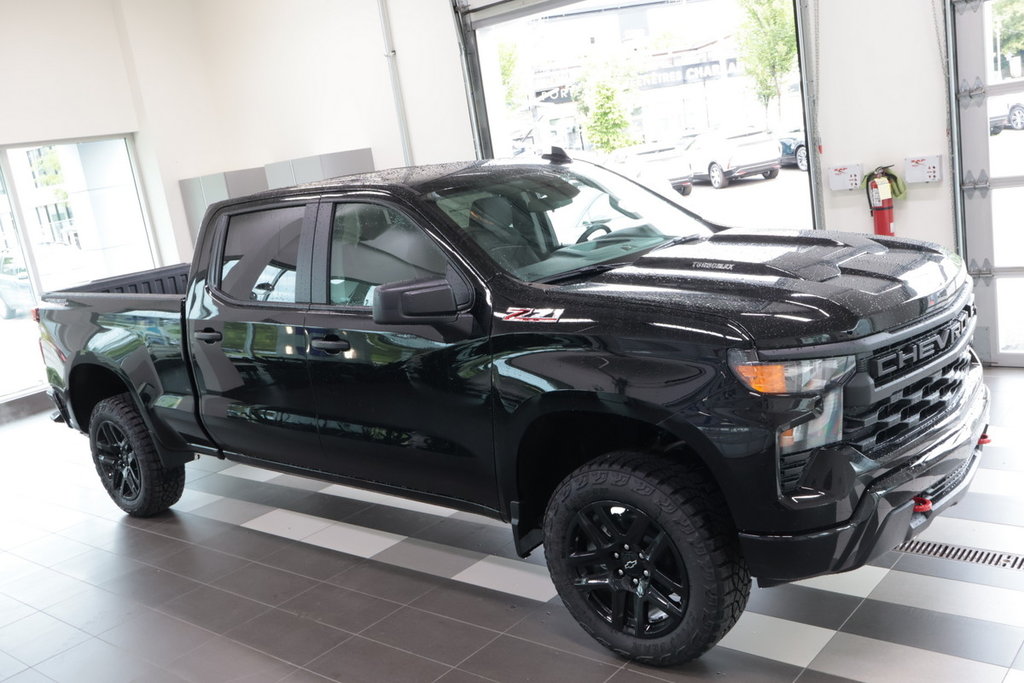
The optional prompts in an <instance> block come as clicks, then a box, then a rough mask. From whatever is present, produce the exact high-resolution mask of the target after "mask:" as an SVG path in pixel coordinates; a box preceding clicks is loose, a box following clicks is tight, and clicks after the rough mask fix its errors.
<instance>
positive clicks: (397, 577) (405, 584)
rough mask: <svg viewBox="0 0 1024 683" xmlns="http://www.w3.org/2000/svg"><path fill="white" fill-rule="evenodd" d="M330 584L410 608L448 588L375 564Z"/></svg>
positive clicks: (360, 567) (439, 582) (427, 578)
mask: <svg viewBox="0 0 1024 683" xmlns="http://www.w3.org/2000/svg"><path fill="white" fill-rule="evenodd" d="M327 582H328V583H331V584H334V585H336V586H341V587H342V588H350V589H352V590H354V591H359V592H360V593H367V594H369V595H374V596H376V597H378V598H384V599H385V600H390V601H392V602H399V603H402V604H408V603H410V602H412V601H413V600H416V599H417V598H420V597H422V596H423V595H426V594H427V593H429V592H430V591H432V590H434V589H435V588H437V587H438V586H442V585H444V584H445V581H444V580H443V579H439V578H437V577H434V576H428V575H426V574H422V573H420V572H416V571H412V570H411V569H403V568H402V567H392V566H390V565H386V564H383V563H380V562H374V561H373V560H369V561H362V562H360V563H359V564H357V565H355V566H354V567H352V568H350V569H348V570H346V571H343V572H341V573H340V574H338V575H336V576H334V577H332V578H330V579H328V581H327Z"/></svg>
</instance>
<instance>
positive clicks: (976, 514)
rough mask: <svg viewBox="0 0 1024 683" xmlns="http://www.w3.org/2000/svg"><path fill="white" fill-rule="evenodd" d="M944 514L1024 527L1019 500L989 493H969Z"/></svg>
mask: <svg viewBox="0 0 1024 683" xmlns="http://www.w3.org/2000/svg"><path fill="white" fill-rule="evenodd" d="M943 514H946V515H949V516H950V517H957V518H959V519H973V520H975V521H977V522H992V523H993V524H1011V525H1013V526H1024V508H1022V507H1021V505H1020V501H1019V500H1017V499H1015V498H1011V497H1009V496H997V495H992V494H989V493H968V494H967V495H966V496H964V498H963V499H962V500H961V501H960V502H959V503H958V504H957V505H954V506H953V507H951V508H949V509H948V510H947V511H946V512H944V513H943Z"/></svg>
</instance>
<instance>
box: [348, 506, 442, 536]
mask: <svg viewBox="0 0 1024 683" xmlns="http://www.w3.org/2000/svg"><path fill="white" fill-rule="evenodd" d="M437 519H438V518H437V515H430V514H426V513H424V512H416V511H414V510H403V509H402V508H396V507H391V506H390V505H373V504H371V505H369V506H368V507H366V508H364V509H363V510H360V511H359V512H356V513H354V514H352V515H350V516H348V517H346V518H345V521H346V522H347V523H349V524H358V525H359V526H364V527H367V528H368V529H376V530H378V531H386V532H388V533H391V534H398V535H400V536H414V535H418V534H420V533H421V532H423V531H424V530H425V529H427V528H428V527H431V526H433V525H434V524H436V523H437Z"/></svg>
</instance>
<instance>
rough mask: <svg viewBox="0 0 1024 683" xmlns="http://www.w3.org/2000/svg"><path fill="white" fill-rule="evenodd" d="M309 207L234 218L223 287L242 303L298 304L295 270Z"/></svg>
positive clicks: (221, 284) (225, 259)
mask: <svg viewBox="0 0 1024 683" xmlns="http://www.w3.org/2000/svg"><path fill="white" fill-rule="evenodd" d="M305 212H306V208H305V207H304V206H289V207H287V208H281V209H267V210H264V211H254V212H253V213H243V214H238V215H236V216H232V217H231V218H230V220H229V222H228V234H227V240H226V242H225V244H224V260H223V261H222V263H221V270H220V288H221V290H222V291H223V292H224V293H225V294H227V295H228V296H230V297H232V298H234V299H240V300H242V301H268V302H269V301H273V302H282V303H295V301H296V298H295V270H296V264H297V262H298V257H299V237H300V236H301V234H302V221H303V217H304V215H305Z"/></svg>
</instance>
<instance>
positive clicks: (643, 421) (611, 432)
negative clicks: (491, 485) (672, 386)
mask: <svg viewBox="0 0 1024 683" xmlns="http://www.w3.org/2000/svg"><path fill="white" fill-rule="evenodd" d="M610 405H615V404H610ZM633 408H634V410H632V411H626V410H622V409H610V410H609V409H601V408H595V407H593V406H590V407H588V408H586V409H582V410H581V409H579V407H578V404H577V407H569V406H561V407H559V408H556V409H552V410H548V411H545V412H544V413H543V414H540V415H538V416H537V417H535V418H534V419H533V420H532V421H531V422H530V423H529V424H528V425H526V427H525V428H524V430H523V431H522V434H521V437H520V438H519V440H518V447H517V449H516V451H515V483H514V492H513V494H512V496H511V498H512V500H511V502H510V517H511V521H512V527H513V534H514V536H515V542H516V550H517V552H518V553H519V554H520V555H521V556H525V555H527V554H528V553H529V552H530V551H531V550H533V549H534V548H536V547H537V546H538V545H539V544H540V543H541V542H542V541H543V533H542V530H541V529H542V526H543V520H544V512H545V510H546V508H547V504H548V501H549V500H550V498H551V495H552V494H553V493H554V491H555V489H556V488H557V487H558V484H559V483H560V482H561V481H562V480H563V479H565V477H566V476H568V475H569V473H571V472H572V471H573V470H575V469H577V468H578V467H580V466H582V465H584V464H586V463H587V462H590V461H592V460H594V459H596V458H599V457H601V456H603V455H606V454H607V453H610V452H612V451H621V450H632V451H640V452H649V453H657V454H661V455H663V456H665V457H670V458H685V459H687V460H690V461H693V462H694V463H697V464H698V466H699V467H701V468H702V469H705V470H707V472H708V476H709V478H710V479H711V480H712V481H714V482H715V483H716V485H718V478H717V477H716V476H715V474H714V471H713V469H712V468H711V467H710V466H709V463H710V462H711V459H712V458H713V455H714V454H713V453H710V452H708V451H709V449H711V450H714V447H713V446H712V445H711V444H710V442H708V441H707V440H706V439H705V438H704V437H703V436H702V435H700V432H699V431H698V430H696V429H693V428H687V427H686V426H683V427H682V428H680V424H679V423H678V422H677V421H672V424H671V426H669V425H668V420H667V419H666V417H667V416H665V415H662V414H661V413H662V412H664V410H663V409H660V408H658V407H656V406H633ZM724 493H725V492H724V491H723V495H724Z"/></svg>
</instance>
